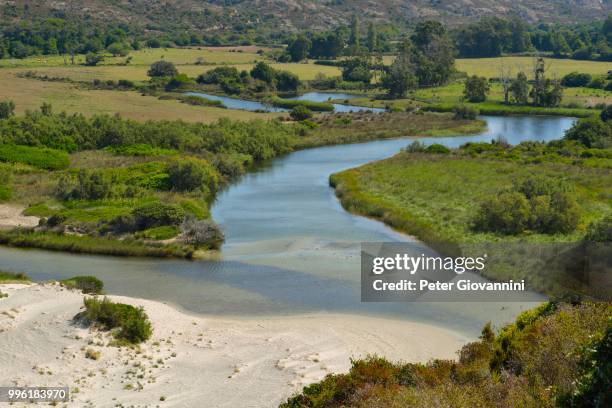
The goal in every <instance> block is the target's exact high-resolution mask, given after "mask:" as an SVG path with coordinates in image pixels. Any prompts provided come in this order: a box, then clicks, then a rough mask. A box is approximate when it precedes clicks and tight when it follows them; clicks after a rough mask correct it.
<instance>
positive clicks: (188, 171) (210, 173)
mask: <svg viewBox="0 0 612 408" xmlns="http://www.w3.org/2000/svg"><path fill="white" fill-rule="evenodd" d="M168 176H169V179H168V182H169V184H170V187H171V188H172V189H173V190H177V191H193V190H200V189H204V190H206V191H207V192H210V193H213V192H215V191H216V190H217V184H218V182H219V178H218V175H217V172H216V170H215V169H214V167H213V166H211V165H210V163H208V162H206V161H204V160H198V159H181V160H175V161H173V162H172V163H170V165H169V166H168Z"/></svg>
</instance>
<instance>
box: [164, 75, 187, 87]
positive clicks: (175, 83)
mask: <svg viewBox="0 0 612 408" xmlns="http://www.w3.org/2000/svg"><path fill="white" fill-rule="evenodd" d="M192 83H193V81H192V80H191V78H189V77H188V76H187V75H186V74H176V75H174V76H173V77H172V78H171V79H170V81H168V83H167V84H166V91H174V90H177V89H183V88H186V87H188V86H189V85H190V84H192Z"/></svg>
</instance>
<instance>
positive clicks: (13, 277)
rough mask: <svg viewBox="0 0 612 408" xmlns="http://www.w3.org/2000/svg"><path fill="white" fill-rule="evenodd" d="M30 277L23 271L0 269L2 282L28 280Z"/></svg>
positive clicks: (0, 280)
mask: <svg viewBox="0 0 612 408" xmlns="http://www.w3.org/2000/svg"><path fill="white" fill-rule="evenodd" d="M29 281H30V278H29V277H28V275H26V274H25V273H23V272H18V273H15V272H4V271H0V282H2V283H10V282H29Z"/></svg>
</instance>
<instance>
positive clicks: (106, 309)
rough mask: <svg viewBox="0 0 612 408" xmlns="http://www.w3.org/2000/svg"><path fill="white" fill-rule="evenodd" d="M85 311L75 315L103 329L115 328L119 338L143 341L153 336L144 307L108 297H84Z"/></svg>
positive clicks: (133, 341)
mask: <svg viewBox="0 0 612 408" xmlns="http://www.w3.org/2000/svg"><path fill="white" fill-rule="evenodd" d="M83 303H84V305H85V311H83V312H81V313H79V314H78V315H76V316H75V319H84V320H85V321H86V322H88V323H89V324H95V325H98V326H99V327H100V328H101V329H103V330H114V329H116V330H114V335H115V337H116V338H117V339H120V340H126V341H128V342H130V343H141V342H143V341H146V340H147V339H149V338H150V337H151V334H152V331H153V330H152V328H151V322H150V321H149V318H148V316H147V314H146V313H145V312H144V309H143V308H142V307H140V308H136V307H134V306H131V305H126V304H123V303H114V302H111V301H110V300H109V299H108V298H106V297H105V298H104V299H102V300H99V299H98V298H95V297H94V298H91V299H87V298H84V299H83Z"/></svg>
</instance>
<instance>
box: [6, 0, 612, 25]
mask: <svg viewBox="0 0 612 408" xmlns="http://www.w3.org/2000/svg"><path fill="white" fill-rule="evenodd" d="M611 12H612V0H208V1H206V0H82V1H71V0H29V1H28V0H0V19H1V21H2V23H3V25H7V24H10V23H11V22H16V21H20V20H30V19H37V18H45V17H62V18H67V19H78V20H83V19H86V20H87V19H89V20H91V21H95V22H115V23H118V22H123V23H128V24H134V25H138V26H142V27H143V28H144V29H147V30H152V31H168V30H172V31H176V30H190V29H197V30H200V31H204V32H206V31H208V32H212V31H219V30H231V31H237V32H240V30H248V29H257V28H258V27H259V26H261V27H274V28H284V29H287V30H294V29H296V28H299V29H304V28H310V29H319V28H321V29H322V28H330V27H333V26H335V25H338V24H345V23H347V22H348V21H349V20H350V18H351V16H352V15H353V14H357V15H358V16H359V17H360V18H361V20H362V21H368V20H375V21H378V22H385V21H388V22H392V23H394V24H397V25H398V26H400V27H402V26H410V25H413V24H414V23H415V22H417V21H421V20H422V19H425V18H429V19H437V20H442V21H444V22H445V23H447V24H449V25H458V24H461V23H464V22H469V21H474V20H477V19H479V18H480V17H482V16H510V15H517V16H519V17H521V18H522V19H524V20H525V21H528V22H531V23H533V22H563V23H568V22H582V21H590V20H593V19H595V18H597V19H602V18H604V17H605V15H606V14H607V13H611Z"/></svg>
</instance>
